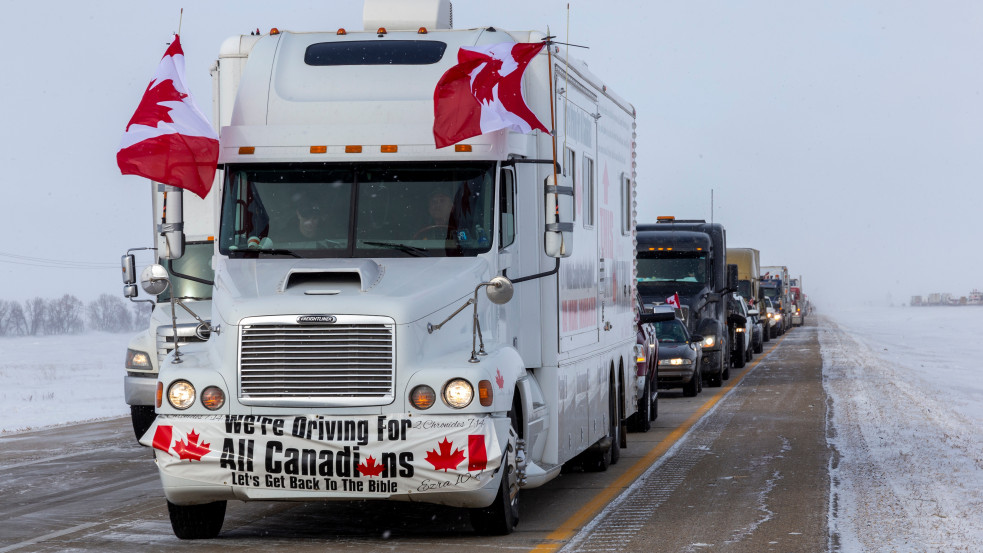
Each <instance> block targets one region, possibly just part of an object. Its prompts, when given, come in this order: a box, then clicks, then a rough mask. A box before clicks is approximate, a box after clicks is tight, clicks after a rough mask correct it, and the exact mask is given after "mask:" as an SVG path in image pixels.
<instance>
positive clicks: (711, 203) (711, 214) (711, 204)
mask: <svg viewBox="0 0 983 553" xmlns="http://www.w3.org/2000/svg"><path fill="white" fill-rule="evenodd" d="M710 224H711V225H712V224H713V188H711V189H710Z"/></svg>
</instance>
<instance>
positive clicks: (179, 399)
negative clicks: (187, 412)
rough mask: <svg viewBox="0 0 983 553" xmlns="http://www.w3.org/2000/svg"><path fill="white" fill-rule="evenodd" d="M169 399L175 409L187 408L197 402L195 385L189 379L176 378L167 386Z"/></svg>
mask: <svg viewBox="0 0 983 553" xmlns="http://www.w3.org/2000/svg"><path fill="white" fill-rule="evenodd" d="M167 401H168V403H170V404H171V406H172V407H174V408H175V409H187V408H188V407H191V406H192V405H193V404H194V402H195V387H194V386H192V385H191V383H190V382H188V381H187V380H176V381H174V382H172V383H171V385H170V386H168V387H167Z"/></svg>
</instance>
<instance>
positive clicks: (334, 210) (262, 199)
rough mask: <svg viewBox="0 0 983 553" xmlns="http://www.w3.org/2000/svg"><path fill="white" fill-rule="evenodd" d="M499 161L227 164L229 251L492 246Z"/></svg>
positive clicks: (314, 252) (338, 252)
mask: <svg viewBox="0 0 983 553" xmlns="http://www.w3.org/2000/svg"><path fill="white" fill-rule="evenodd" d="M494 169H495V164H494V162H476V163H457V164H437V163H405V164H401V165H393V164H364V165H328V164H317V165H312V164H290V165H279V164H278V165H252V166H241V167H235V166H233V167H230V168H229V170H228V171H226V175H227V176H226V182H225V187H226V190H225V197H224V201H223V206H222V228H221V235H220V242H219V251H221V252H222V253H223V254H225V255H229V256H231V257H251V258H255V257H259V256H291V257H430V256H432V257H460V256H474V255H477V254H479V253H483V252H487V251H488V250H489V249H490V247H491V237H492V236H493V221H494V218H493V217H494V202H495V195H494V182H495V173H494Z"/></svg>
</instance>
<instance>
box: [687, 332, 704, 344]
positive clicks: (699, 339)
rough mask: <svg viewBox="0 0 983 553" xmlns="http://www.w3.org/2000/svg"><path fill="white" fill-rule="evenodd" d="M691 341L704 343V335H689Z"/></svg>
mask: <svg viewBox="0 0 983 553" xmlns="http://www.w3.org/2000/svg"><path fill="white" fill-rule="evenodd" d="M689 341H690V342H693V343H694V344H702V343H703V336H700V335H699V334H693V335H691V336H690V337H689Z"/></svg>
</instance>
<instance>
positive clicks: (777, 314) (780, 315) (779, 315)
mask: <svg viewBox="0 0 983 553" xmlns="http://www.w3.org/2000/svg"><path fill="white" fill-rule="evenodd" d="M781 318H782V314H781V313H775V320H776V321H778V320H781Z"/></svg>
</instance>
